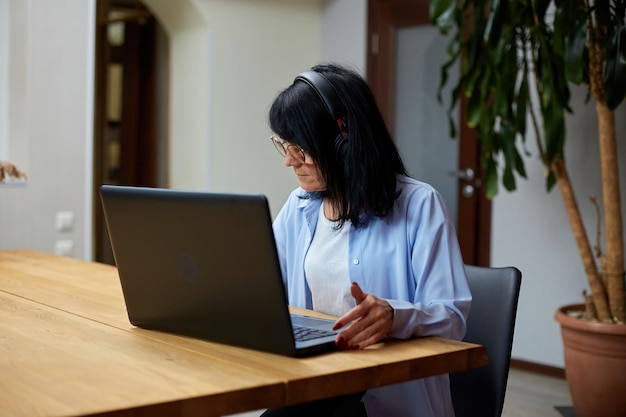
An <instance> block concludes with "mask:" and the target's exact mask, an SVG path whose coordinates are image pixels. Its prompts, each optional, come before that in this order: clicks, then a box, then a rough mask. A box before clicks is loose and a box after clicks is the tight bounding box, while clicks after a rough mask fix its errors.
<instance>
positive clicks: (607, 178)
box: [430, 0, 626, 417]
mask: <svg viewBox="0 0 626 417" xmlns="http://www.w3.org/2000/svg"><path fill="white" fill-rule="evenodd" d="M625 10H626V2H625V1H624V0H569V1H564V0H458V1H454V0H431V1H430V18H431V21H432V22H433V24H435V25H436V26H437V27H438V28H439V30H440V31H441V32H442V33H444V34H451V36H452V40H451V43H450V45H449V48H448V52H449V54H450V59H449V61H448V62H446V63H445V64H444V66H443V68H442V80H441V86H442V87H443V85H444V84H446V81H447V74H448V71H449V70H450V68H451V65H452V64H453V63H454V62H456V61H460V64H461V65H460V68H461V74H460V78H459V82H458V84H457V85H456V87H455V88H454V90H453V92H452V104H451V106H450V109H449V111H450V112H452V110H453V108H454V107H455V105H456V104H457V103H458V102H459V100H460V98H461V97H464V98H465V99H464V101H463V105H464V106H465V114H466V118H465V120H466V122H467V123H468V125H469V126H470V127H472V128H474V129H475V132H476V135H477V137H478V140H479V141H480V143H481V147H482V154H481V155H482V156H481V158H482V160H481V164H482V167H483V170H484V173H483V175H484V177H483V181H484V184H485V192H486V195H487V197H489V198H493V197H494V196H495V195H496V194H497V192H498V185H499V184H500V183H502V184H503V185H504V187H505V188H506V189H507V190H509V191H512V190H515V188H516V176H521V177H526V172H525V167H524V159H523V158H522V155H521V154H520V151H519V148H520V147H521V144H522V141H523V140H525V137H526V135H527V133H528V132H530V131H532V132H534V136H535V138H536V141H537V146H538V150H539V157H540V159H541V161H542V162H543V164H544V165H545V167H546V169H547V173H548V175H547V177H546V178H547V180H546V187H547V189H548V190H551V189H552V188H553V187H554V186H555V185H558V188H559V190H560V191H561V195H562V197H563V202H564V206H565V210H566V212H567V216H568V218H569V221H570V225H571V227H572V231H573V232H574V237H575V239H576V243H577V246H578V249H579V252H580V256H581V260H582V262H583V265H584V271H585V273H586V274H587V278H588V283H589V289H590V294H586V293H585V294H584V296H585V297H584V298H585V299H584V301H585V303H581V304H584V306H583V307H586V309H585V312H584V313H582V314H580V316H582V318H583V319H584V320H581V319H578V318H573V317H570V316H568V315H566V314H565V309H560V311H557V314H556V318H557V320H558V321H559V322H560V323H561V326H562V334H563V337H564V348H565V366H566V375H567V379H568V383H569V386H570V391H571V392H572V397H573V401H574V407H575V409H576V413H577V415H578V417H585V416H592V415H593V416H594V417H599V416H605V415H606V416H609V415H612V416H617V415H620V416H621V415H623V413H624V410H626V402H625V401H626V400H625V398H626V396H624V395H623V389H624V386H626V380H625V379H624V378H625V377H624V375H626V372H624V370H625V369H626V365H624V364H616V363H615V362H614V361H613V359H614V357H616V356H621V358H622V359H626V353H625V352H624V351H625V350H626V349H625V348H624V346H626V339H622V340H620V341H618V343H621V345H619V344H618V345H617V347H616V348H615V347H614V348H613V351H612V352H611V355H612V359H609V360H608V361H607V360H606V359H601V355H602V354H601V353H599V352H597V351H596V350H595V349H596V347H593V349H592V348H589V349H588V348H585V350H590V351H593V352H594V353H592V354H591V355H590V356H591V359H593V360H596V359H598V360H600V361H603V362H604V364H606V365H609V367H613V368H614V370H615V371H617V372H613V373H621V374H622V375H621V376H620V377H621V379H619V380H609V378H610V377H609V374H607V373H606V372H609V371H602V372H604V374H603V375H602V376H601V377H600V380H599V381H594V380H593V379H592V378H591V377H590V374H589V373H590V371H591V370H592V369H591V368H593V367H595V366H596V365H595V364H591V363H589V362H588V363H587V364H586V365H585V366H586V369H585V370H584V371H583V372H582V373H580V372H579V371H575V370H574V369H573V366H574V365H573V363H572V362H573V361H574V359H580V358H578V356H580V355H578V354H577V353H571V352H570V351H568V349H569V344H570V343H571V340H570V339H571V337H572V336H578V335H579V334H581V333H584V332H583V331H582V330H581V329H582V328H587V327H590V328H591V329H590V330H595V331H599V332H600V333H599V334H601V335H605V334H609V335H611V336H610V337H609V339H613V335H622V337H624V336H626V326H624V321H625V308H626V307H625V306H626V292H625V290H624V241H623V226H622V208H621V200H620V192H619V171H618V160H617V139H616V136H617V135H616V124H615V114H614V112H613V111H614V109H615V108H616V107H618V106H619V105H620V103H622V101H623V100H624V97H625V96H626V25H625V20H624V19H625ZM569 83H573V84H577V85H586V86H587V87H588V91H589V94H590V97H591V98H592V101H593V102H594V103H595V110H596V115H597V120H598V136H597V140H598V143H599V149H600V166H601V177H602V204H598V207H597V208H598V211H599V213H600V215H601V217H602V219H603V221H604V234H603V236H604V245H602V246H603V247H604V253H594V251H593V250H592V245H591V242H590V240H589V238H588V235H587V233H586V231H585V227H584V224H583V221H582V216H581V213H580V211H579V207H578V203H577V200H576V197H575V195H574V190H573V188H572V184H571V183H570V177H569V175H568V171H567V165H566V162H565V158H564V147H565V144H566V132H565V116H566V114H567V113H568V112H571V109H570V89H569V85H570V84H569ZM528 120H530V124H528V122H527V121H528ZM452 126H453V125H452ZM453 129H454V127H453ZM452 134H453V135H454V132H452ZM499 161H501V162H503V163H502V166H501V167H499V166H498V162H499ZM598 240H599V238H598ZM596 246H597V247H600V245H596ZM597 252H599V249H598V250H597ZM581 301H583V299H582V298H581ZM572 326H573V329H572ZM599 334H595V335H594V336H593V337H592V340H593V341H594V343H595V344H597V342H598V341H599V340H601V339H603V336H599ZM575 343H580V342H575ZM579 350H580V349H579ZM588 356H589V355H588ZM586 359H589V358H586ZM577 376H583V378H582V379H583V380H587V381H586V382H589V383H588V384H586V385H584V386H583V387H576V386H574V384H576V383H577V381H575V379H576V377H577ZM578 382H580V381H578ZM582 382H585V381H582ZM592 384H597V386H598V387H599V388H598V387H591V385H592ZM611 385H613V386H614V387H616V391H615V393H614V394H610V392H609V391H610V388H609V387H610V386H611ZM598 389H600V390H601V394H602V395H599V394H598ZM581 391H586V392H589V393H590V394H591V395H592V396H596V397H597V400H598V401H600V403H601V405H602V410H599V409H595V408H592V407H597V404H592V403H589V401H588V400H585V399H579V398H577V397H578V394H582V392H581ZM607 395H608V396H609V397H610V396H611V395H612V396H613V397H616V398H615V399H616V400H617V401H618V405H617V406H618V407H620V408H618V410H617V411H613V413H615V414H610V413H611V411H608V412H609V414H607V413H606V412H607V410H606V408H607V401H608V398H607Z"/></svg>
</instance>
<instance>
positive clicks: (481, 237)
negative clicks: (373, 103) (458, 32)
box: [367, 0, 491, 266]
mask: <svg viewBox="0 0 626 417" xmlns="http://www.w3.org/2000/svg"><path fill="white" fill-rule="evenodd" d="M428 7H429V2H428V0H368V40H367V42H368V45H367V46H368V54H367V80H368V83H369V85H370V87H371V88H372V91H373V92H374V95H375V96H376V100H377V102H378V105H379V107H380V110H381V112H382V114H383V118H384V119H385V122H386V123H387V126H389V129H390V130H391V131H393V121H394V100H395V69H396V68H395V63H396V31H397V30H398V29H399V28H402V27H407V26H416V25H427V24H431V23H430V21H429V19H428ZM460 104H461V106H460V111H461V114H460V120H465V109H466V106H465V104H466V103H465V101H464V100H461V103H460ZM459 135H460V138H459V141H460V144H459V165H458V166H459V167H463V168H472V169H473V170H474V172H476V173H479V174H478V175H479V176H480V177H482V175H483V173H482V169H481V168H480V145H479V143H478V140H477V138H476V135H475V133H474V131H473V130H471V129H470V128H469V127H467V125H466V124H465V123H460V126H459ZM462 185H467V184H464V183H463V181H462V180H460V181H459V187H458V191H457V193H458V202H459V207H458V212H459V213H463V219H468V220H465V221H460V216H461V215H460V214H459V221H458V222H457V223H458V226H457V233H458V237H459V244H460V246H461V251H462V253H463V259H464V262H465V263H467V264H472V265H480V266H489V261H490V252H491V246H490V238H491V202H490V201H489V200H488V199H487V198H486V197H485V193H484V188H482V187H478V188H477V189H476V190H477V192H475V193H474V196H472V197H469V198H468V197H464V196H462V194H461V193H462Z"/></svg>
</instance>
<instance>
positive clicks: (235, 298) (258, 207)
mask: <svg viewBox="0 0 626 417" xmlns="http://www.w3.org/2000/svg"><path fill="white" fill-rule="evenodd" d="M100 197H101V201H102V206H103V209H104V217H105V221H106V225H107V230H108V233H109V238H110V240H111V247H112V249H113V256H114V259H115V264H116V266H117V270H118V274H119V277H120V281H121V285H122V291H123V294H124V300H125V303H126V309H127V311H128V318H129V320H130V322H131V324H133V325H135V326H137V327H141V328H145V329H151V330H159V331H164V332H169V333H175V334H179V335H185V336H191V337H195V338H199V339H205V340H209V341H213V342H219V343H225V344H230V345H235V346H241V347H246V348H251V349H256V350H262V351H267V352H272V353H277V354H282V355H287V356H305V355H310V354H314V353H318V352H324V351H328V350H331V349H335V343H334V341H335V337H336V335H337V332H334V331H332V326H333V324H334V321H332V320H324V319H318V318H311V317H304V316H299V315H292V314H290V313H289V308H288V304H287V296H286V291H285V287H284V284H283V280H282V275H281V269H280V264H279V261H278V256H277V251H276V243H275V241H274V234H273V230H272V224H271V216H270V211H269V204H268V201H267V198H266V197H265V196H264V195H252V194H227V193H209V192H196V191H182V190H172V189H163V188H145V187H130V186H114V185H103V186H101V188H100ZM303 328H304V329H305V330H304V331H302V329H303ZM294 329H297V331H298V333H305V340H298V341H296V336H295V335H294ZM319 333H321V334H322V337H319V336H320V335H319ZM307 335H308V336H307ZM307 337H310V338H309V339H308V340H306V338H307Z"/></svg>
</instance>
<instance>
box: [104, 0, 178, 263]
mask: <svg viewBox="0 0 626 417" xmlns="http://www.w3.org/2000/svg"><path fill="white" fill-rule="evenodd" d="M96 5H97V6H96V19H97V21H96V65H95V72H96V75H95V83H96V85H95V105H94V109H95V110H94V111H95V114H94V173H93V178H94V196H93V199H94V204H93V207H94V259H95V260H96V261H97V262H103V263H108V264H114V258H113V253H112V250H111V247H110V243H109V236H108V233H107V230H106V224H105V222H104V214H103V211H102V206H101V203H100V196H99V188H100V186H101V185H103V184H113V185H130V186H144V187H157V186H164V185H165V184H167V171H166V169H165V166H166V163H165V161H166V160H167V146H166V143H167V138H166V136H165V135H166V133H165V132H167V129H166V128H165V126H164V125H163V123H166V122H164V120H167V118H162V117H158V115H159V114H163V113H164V111H162V109H160V103H167V99H164V97H165V96H166V94H167V83H163V82H162V80H164V79H166V77H165V76H164V75H163V71H167V66H166V65H165V66H164V65H159V64H158V63H159V62H161V61H166V60H164V59H162V55H163V54H166V53H167V39H166V37H165V35H164V31H163V30H161V28H160V27H159V25H158V22H157V21H156V19H155V17H154V16H153V15H152V13H151V12H150V10H148V9H147V8H146V7H145V6H144V5H143V4H142V3H141V2H140V1H138V0H97V2H96Z"/></svg>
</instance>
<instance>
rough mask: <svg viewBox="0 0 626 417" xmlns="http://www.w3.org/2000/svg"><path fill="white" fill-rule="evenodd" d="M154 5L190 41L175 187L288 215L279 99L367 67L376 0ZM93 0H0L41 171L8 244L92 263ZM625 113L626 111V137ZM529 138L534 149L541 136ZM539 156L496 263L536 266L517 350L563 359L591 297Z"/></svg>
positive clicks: (580, 187)
mask: <svg viewBox="0 0 626 417" xmlns="http://www.w3.org/2000/svg"><path fill="white" fill-rule="evenodd" d="M7 2H8V3H7ZM146 3H147V4H148V6H149V7H151V8H153V11H154V12H155V13H156V14H157V16H159V18H160V19H161V23H162V24H163V25H164V26H165V28H166V31H168V36H169V37H170V41H171V42H172V45H173V46H175V47H176V48H175V49H177V50H176V51H171V55H170V59H171V62H170V64H171V67H170V84H171V85H172V89H173V91H172V92H171V94H172V95H173V97H172V100H173V102H174V103H176V105H175V106H172V107H173V108H171V109H170V116H169V117H170V123H169V126H170V132H169V136H170V149H172V150H173V152H172V155H171V159H170V162H169V165H170V167H169V168H170V179H171V184H170V185H171V186H174V187H177V188H194V189H211V190H225V191H242V192H259V193H264V194H267V195H268V197H269V199H270V205H271V207H272V210H273V211H274V212H276V211H277V210H278V208H279V207H280V205H282V202H283V201H284V199H285V197H286V195H287V193H288V192H289V191H290V190H291V189H292V188H293V187H295V186H296V184H297V183H296V180H295V179H294V178H293V174H292V173H291V171H290V170H289V169H288V168H285V167H284V166H283V165H282V160H281V158H280V157H279V156H278V155H277V154H276V151H275V150H274V149H273V147H272V146H271V144H270V143H269V140H268V139H267V137H268V136H269V134H270V132H269V128H268V127H267V120H266V118H267V110H268V108H269V105H270V103H271V101H272V99H273V98H274V96H275V95H276V93H278V91H279V90H281V89H282V88H285V87H286V86H288V85H289V84H290V83H291V80H292V79H293V77H294V76H295V75H296V74H297V73H298V72H300V71H302V70H304V69H306V68H308V67H310V66H311V65H313V64H315V63H317V62H318V61H338V62H341V63H344V64H349V65H351V66H354V67H356V68H358V69H360V70H361V71H362V72H365V62H366V50H365V47H366V39H365V36H366V29H367V24H366V10H367V7H366V3H367V2H366V1H365V0H298V1H294V0H183V1H178V2H176V5H177V7H176V8H172V7H171V5H172V3H174V2H171V1H169V0H147V1H146ZM94 4H95V0H89V1H86V0H0V11H5V10H7V5H8V10H9V13H10V19H6V18H4V19H2V18H0V25H5V26H4V27H0V34H6V33H7V32H8V33H9V39H8V55H9V59H8V79H9V82H8V85H9V88H8V91H4V90H0V96H2V100H7V103H8V106H7V107H8V109H6V110H5V118H7V119H8V126H7V127H6V129H7V131H8V133H6V138H5V141H4V144H2V143H0V149H2V146H4V147H5V148H6V153H8V156H9V157H10V158H11V160H13V162H15V163H17V164H18V166H20V168H23V169H24V170H25V171H26V172H27V174H28V176H29V178H28V184H27V185H26V186H24V187H0V231H1V233H0V249H13V248H26V247H27V248H33V249H37V250H42V251H46V252H53V251H54V244H55V242H56V241H58V240H63V239H70V240H73V241H74V242H75V245H76V246H75V252H74V256H76V257H78V258H84V259H90V258H91V188H90V187H91V186H90V181H91V152H92V150H91V143H92V113H93V109H92V99H93V45H94V39H93V33H94V26H93V22H94ZM7 22H9V23H10V27H9V28H8V29H7V28H6V24H7ZM320 28H321V29H320ZM2 45H4V46H2ZM172 45H171V46H172ZM3 48H4V51H5V52H4V53H3ZM178 48H180V49H178ZM6 50H7V46H6V43H3V44H1V45H0V60H4V61H2V62H0V68H1V67H2V65H7V62H6V61H7V57H6ZM185 50H186V51H187V53H183V52H184V51H185ZM192 67H193V68H192ZM5 68H6V67H5ZM0 76H2V72H0ZM5 76H6V74H5ZM0 85H3V84H1V81H0ZM4 85H6V81H5V84H4ZM176 94H178V96H176ZM576 97H577V101H576V103H577V104H576V105H575V106H574V107H575V112H576V117H570V118H569V119H568V127H567V128H568V134H569V136H568V142H569V143H570V145H573V146H569V147H568V155H567V157H568V162H569V164H570V171H571V172H570V174H571V176H572V178H573V181H574V183H575V184H577V191H578V194H579V198H580V205H581V207H582V208H583V210H584V211H585V218H586V221H587V224H588V225H589V227H590V229H589V233H592V234H593V233H595V230H594V229H593V227H594V225H595V215H594V210H593V208H592V207H591V206H590V205H589V204H587V203H586V198H587V196H589V195H598V196H599V188H598V187H599V179H598V178H597V176H595V172H596V170H594V169H593V166H594V165H597V145H596V144H595V141H593V140H591V141H587V140H585V139H586V138H593V137H595V135H596V131H595V120H594V118H593V108H592V107H590V106H586V107H585V106H584V104H583V101H584V91H577V94H576ZM2 100H0V103H1V102H2ZM625 111H626V110H625V109H624V108H623V107H622V108H621V109H620V110H619V113H618V117H617V119H618V122H620V123H622V127H621V129H620V130H619V132H620V135H621V136H622V137H621V139H622V140H621V143H624V139H626V138H624V132H625V131H626V126H623V124H624V120H625V119H626V118H624V117H623V116H624V113H625ZM0 112H2V107H0ZM7 114H8V117H7V116H6V115H7ZM1 117H2V116H0V120H2V119H1ZM0 140H1V136H0ZM528 145H529V150H530V151H531V152H532V153H535V152H534V148H533V143H532V140H529V144H528ZM622 148H623V147H622ZM620 153H621V155H622V157H623V156H624V150H620ZM528 163H529V165H528V167H527V168H528V172H529V174H530V179H529V180H528V181H520V183H519V190H518V191H517V192H515V193H506V192H502V193H501V194H500V195H499V196H498V197H497V199H496V200H495V201H494V202H493V226H492V254H491V260H492V265H494V266H502V265H516V266H518V267H519V268H520V269H521V270H522V272H523V274H524V279H523V284H522V293H521V298H520V304H519V313H518V321H517V327H516V337H515V342H514V348H513V356H514V357H516V358H519V359H524V360H529V361H532V362H538V363H543V364H548V365H554V366H562V363H563V362H562V358H561V356H562V351H561V341H560V337H559V334H558V327H557V326H556V324H555V322H554V320H553V314H554V311H555V309H556V307H557V306H558V305H561V304H564V303H568V302H577V301H579V300H580V296H579V294H580V292H581V290H582V289H583V288H586V287H587V285H586V282H585V278H584V276H583V273H582V266H581V263H580V260H579V258H578V253H577V250H576V247H575V245H574V241H573V238H572V236H571V231H570V229H569V225H568V223H567V219H566V217H565V215H564V213H563V207H562V203H561V200H560V195H559V194H558V190H555V191H554V192H552V193H551V194H548V195H546V193H545V192H544V188H543V169H542V168H541V167H540V166H539V164H538V162H537V161H535V160H533V159H532V158H531V159H529V161H528ZM624 182H626V181H623V183H622V186H624V185H625V184H624ZM66 210H67V211H72V212H74V213H75V214H76V221H75V228H74V231H73V232H70V233H60V232H57V231H56V230H55V228H54V222H55V215H56V213H57V212H59V211H66Z"/></svg>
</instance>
